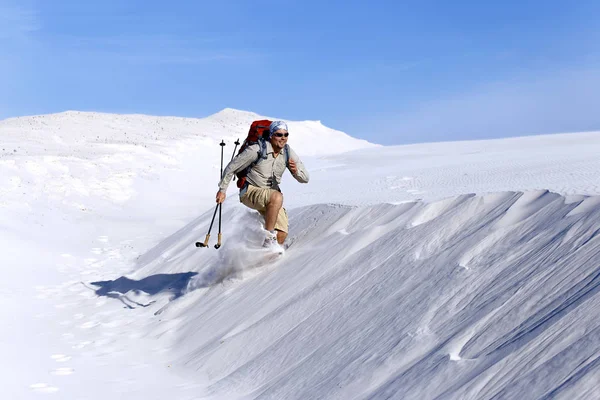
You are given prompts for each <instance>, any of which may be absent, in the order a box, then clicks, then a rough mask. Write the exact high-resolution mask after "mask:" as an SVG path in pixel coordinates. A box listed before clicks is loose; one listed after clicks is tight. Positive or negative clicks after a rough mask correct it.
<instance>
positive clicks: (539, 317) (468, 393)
mask: <svg viewBox="0 0 600 400" xmlns="http://www.w3.org/2000/svg"><path fill="white" fill-rule="evenodd" d="M599 200H600V197H581V198H577V199H573V198H565V197H563V196H560V195H558V194H555V193H551V192H548V191H536V192H526V193H521V192H504V193H495V194H488V195H483V196H475V195H462V196H457V197H453V198H449V199H445V200H442V201H438V202H434V203H430V204H426V203H423V202H408V203H404V204H398V205H391V204H380V205H375V206H371V207H347V206H338V205H313V206H307V207H303V208H299V209H296V210H294V211H293V212H292V213H291V224H292V226H294V227H295V229H294V234H293V236H292V237H291V242H292V246H291V247H290V249H289V250H288V252H287V253H286V256H285V258H284V259H282V260H281V261H278V262H276V263H275V264H272V265H266V266H264V267H263V268H258V269H254V270H251V271H244V270H240V269H238V270H237V271H236V273H235V274H232V275H229V272H227V273H226V275H227V277H225V278H224V279H221V280H220V281H219V282H215V283H214V284H206V282H205V281H203V280H202V279H201V278H200V280H197V279H198V278H197V277H193V278H191V279H190V281H189V284H188V288H187V293H186V294H185V296H183V297H181V298H179V299H177V300H176V301H173V302H172V303H171V304H169V305H168V306H167V307H165V308H164V309H163V310H161V316H162V317H163V318H165V317H168V318H169V319H171V320H176V321H177V325H176V326H173V327H171V329H174V330H175V331H176V332H177V334H176V335H175V336H176V337H175V343H176V344H175V346H174V351H175V354H176V356H175V355H174V357H175V359H176V360H177V361H176V363H177V364H178V365H179V366H180V367H182V368H185V369H193V370H194V371H196V373H199V374H201V376H203V377H205V378H206V380H207V382H208V384H207V388H208V392H207V395H209V394H211V395H213V396H215V398H228V399H233V398H244V399H250V398H261V399H263V398H265V399H267V398H271V399H281V398H290V399H291V398H331V399H333V398H339V399H351V398H352V399H363V398H402V399H434V398H453V399H492V398H543V397H548V398H550V397H552V398H569V399H573V398H580V399H586V398H593V397H594V393H597V392H595V390H596V382H597V377H598V374H599V370H598V367H599V365H598V363H597V362H596V361H595V360H597V357H598V355H599V350H600V349H599V347H600V341H599V340H598V339H599V335H600V333H599V332H600V322H598V321H600V318H599V316H600V315H599V312H598V303H599V302H600V296H598V295H597V294H598V291H599V289H600V285H599V283H600V278H599V277H600V235H599V232H600V223H599V222H598V221H600V219H599V217H600V208H599V207H597V204H598V201H599ZM590 205H592V206H590ZM233 210H234V211H231V212H230V213H228V215H229V217H227V220H226V221H224V224H225V226H228V227H232V228H230V229H232V230H234V231H237V230H240V229H242V226H241V225H240V224H239V221H240V218H242V219H243V218H247V219H250V220H251V219H252V218H253V216H252V212H249V211H246V210H245V209H243V208H242V207H234V209H233ZM209 218H210V215H208V214H207V215H205V216H204V217H202V218H200V219H198V220H197V221H195V222H194V223H193V224H190V225H188V226H187V227H186V228H185V229H183V230H181V231H180V232H178V233H177V235H176V238H170V239H169V242H167V243H162V244H159V246H158V247H157V248H155V249H153V250H151V251H150V252H149V253H148V254H147V255H146V256H145V257H144V261H143V264H144V265H141V266H140V269H139V270H138V271H137V272H136V273H135V275H134V276H135V277H138V278H142V277H144V276H148V275H152V274H155V273H159V272H160V271H164V270H165V269H166V268H168V269H169V270H170V271H196V272H198V273H199V274H202V273H203V271H204V270H205V269H206V268H208V269H211V268H214V265H217V266H218V268H222V269H223V271H228V270H229V268H230V266H231V265H230V264H228V261H231V260H228V259H223V258H221V257H219V254H218V251H215V250H214V249H212V250H207V249H201V250H198V249H193V248H192V247H191V246H190V245H191V243H192V242H193V241H194V240H195V238H197V236H198V233H199V232H202V231H203V230H205V229H207V228H208V225H207V223H208V222H209V221H208V219H209ZM232 235H233V236H235V233H232ZM174 239H176V240H174ZM235 245H236V243H235V241H234V240H228V241H226V242H225V244H224V245H223V247H222V249H221V250H222V251H223V252H230V253H233V252H235V250H232V247H235ZM221 250H219V251H221ZM165 254H166V255H168V256H166V257H165ZM215 262H216V264H215ZM234 263H235V262H234ZM167 266H168V267H167ZM244 273H245V274H244ZM159 331H160V330H159Z"/></svg>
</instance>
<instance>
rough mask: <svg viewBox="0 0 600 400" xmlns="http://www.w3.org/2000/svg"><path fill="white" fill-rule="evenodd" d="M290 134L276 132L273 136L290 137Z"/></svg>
mask: <svg viewBox="0 0 600 400" xmlns="http://www.w3.org/2000/svg"><path fill="white" fill-rule="evenodd" d="M289 135H290V134H289V133H287V132H286V133H274V134H273V136H275V137H288V136H289Z"/></svg>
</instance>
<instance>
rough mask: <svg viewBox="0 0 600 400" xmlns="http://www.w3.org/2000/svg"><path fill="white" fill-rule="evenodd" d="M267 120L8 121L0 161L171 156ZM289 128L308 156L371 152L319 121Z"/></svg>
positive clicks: (130, 117) (243, 114)
mask: <svg viewBox="0 0 600 400" xmlns="http://www.w3.org/2000/svg"><path fill="white" fill-rule="evenodd" d="M266 118H268V117H264V116H260V115H258V114H255V113H252V112H247V111H241V110H234V109H231V108H226V109H224V110H222V111H220V112H218V113H216V114H213V115H211V116H209V117H206V118H182V117H158V116H150V115H140V114H107V113H97V112H81V111H66V112H63V113H58V114H49V115H38V116H31V117H18V118H9V119H6V120H3V121H0V133H1V135H2V139H3V143H2V149H0V150H1V151H0V159H1V158H3V157H7V156H11V155H22V154H25V155H57V153H58V154H64V155H65V156H67V155H68V156H78V157H84V156H89V155H92V154H95V155H98V154H100V155H101V154H110V153H111V152H112V151H113V150H117V151H118V150H121V149H122V150H126V151H134V152H136V151H143V149H152V150H162V151H165V152H167V153H171V154H172V153H173V151H174V150H180V149H181V147H183V146H186V145H188V146H190V145H191V146H192V147H198V146H199V145H200V144H204V145H211V144H213V145H214V143H215V142H216V143H218V142H220V141H221V140H222V139H224V140H225V141H227V142H228V143H229V144H232V143H233V142H234V141H235V140H236V139H238V138H239V139H241V140H243V139H244V138H245V137H246V135H247V134H248V128H249V127H250V124H251V123H252V121H254V120H257V119H266ZM270 119H274V118H272V117H271V118H270ZM288 122H289V128H290V139H289V143H290V145H291V146H293V147H294V149H296V150H297V151H298V152H299V153H301V154H305V155H307V156H313V155H323V154H336V153H343V152H346V151H351V150H357V149H361V148H367V147H374V146H375V145H373V144H371V143H369V142H367V141H365V140H359V139H355V138H353V137H350V136H348V135H347V134H345V133H343V132H340V131H337V130H335V129H331V128H327V127H325V126H324V125H322V124H321V123H320V122H318V121H288ZM321 141H326V142H328V146H327V148H324V147H323V146H322V145H319V144H318V143H320V142H321ZM90 147H91V148H90ZM173 147H174V148H173ZM140 148H142V149H141V150H140ZM232 149H233V146H231V150H232ZM90 150H91V151H90Z"/></svg>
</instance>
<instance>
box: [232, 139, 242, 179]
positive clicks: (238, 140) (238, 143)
mask: <svg viewBox="0 0 600 400" xmlns="http://www.w3.org/2000/svg"><path fill="white" fill-rule="evenodd" d="M233 144H235V147H234V148H233V154H232V155H231V159H232V160H233V157H235V151H236V150H237V147H238V146H239V145H240V138H238V139H237V140H236V141H235V142H234V143H233ZM235 178H236V176H235V175H233V181H234V182H235Z"/></svg>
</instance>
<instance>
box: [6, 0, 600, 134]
mask: <svg viewBox="0 0 600 400" xmlns="http://www.w3.org/2000/svg"><path fill="white" fill-rule="evenodd" d="M599 16H600V2H599V1H597V0H595V1H587V0H582V1H569V2H567V1H553V0H547V1H523V0H521V1H512V0H505V1H502V2H483V1H455V2H449V1H427V0H420V1H377V0H370V1H352V0H348V1H338V0H333V1H328V2H325V1H322V0H319V1H315V0H281V1H274V0H272V1H269V0H222V1H204V0H197V1H192V0H171V1H162V0H161V1H155V0H145V1H140V0H129V1H123V0H119V1H117V0H102V1H99V0H87V1H80V0H53V1H48V0H18V1H17V0H0V93H2V96H0V118H7V117H13V116H21V115H34V114H46V113H54V112H61V111H65V110H86V111H103V112H115V113H144V114H152V115H176V116H185V117H205V116H208V115H210V114H212V113H215V112H218V111H219V110H221V109H223V108H225V107H231V108H237V109H242V110H248V111H254V112H257V113H259V114H262V115H268V116H273V117H280V118H286V119H292V120H306V119H310V120H321V121H322V122H323V123H324V124H325V125H327V126H330V127H333V128H336V129H340V130H342V131H345V132H347V133H349V134H351V135H353V136H356V137H360V138H364V139H367V140H370V141H373V142H377V143H382V144H401V143H413V142H424V141H438V140H462V139H480V138H493V137H506V136H516V135H526V134H540V133H557V132H574V131H584V130H600V112H599V111H598V109H599V105H600V45H599V43H600V17H599Z"/></svg>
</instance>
